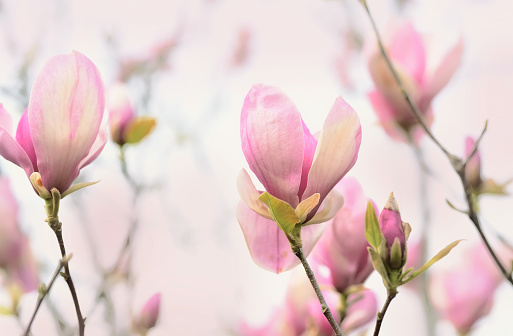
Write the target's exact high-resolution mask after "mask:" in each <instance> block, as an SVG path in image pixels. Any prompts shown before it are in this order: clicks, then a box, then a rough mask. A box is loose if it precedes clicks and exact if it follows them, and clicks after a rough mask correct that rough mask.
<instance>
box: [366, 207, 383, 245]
mask: <svg viewBox="0 0 513 336" xmlns="http://www.w3.org/2000/svg"><path fill="white" fill-rule="evenodd" d="M365 238H367V241H368V242H369V244H371V246H372V247H374V248H375V249H377V248H378V247H379V245H380V243H381V241H382V240H383V234H382V233H381V230H380V228H379V221H378V217H377V216H376V211H374V207H373V206H372V203H371V202H370V201H369V203H367V212H366V213H365Z"/></svg>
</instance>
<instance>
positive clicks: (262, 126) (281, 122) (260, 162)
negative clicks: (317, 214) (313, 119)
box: [240, 84, 305, 208]
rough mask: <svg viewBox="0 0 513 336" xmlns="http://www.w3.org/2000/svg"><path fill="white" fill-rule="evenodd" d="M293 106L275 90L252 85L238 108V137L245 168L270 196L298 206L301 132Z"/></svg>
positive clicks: (301, 127)
mask: <svg viewBox="0 0 513 336" xmlns="http://www.w3.org/2000/svg"><path fill="white" fill-rule="evenodd" d="M302 124H303V123H302V119H301V116H300V114H299V112H298V110H297V108H296V107H295V106H294V103H293V102H292V101H291V100H290V99H289V98H288V97H287V96H286V95H285V94H284V93H283V92H281V91H280V90H279V89H277V88H275V87H271V86H265V85H261V84H259V85H255V86H253V87H252V88H251V90H250V91H249V93H248V94H247V95H246V99H245V100H244V105H243V107H242V113H241V121H240V127H241V130H240V134H241V142H242V151H243V152H244V156H245V157H246V160H247V161H248V164H249V167H250V168H251V170H252V171H253V172H254V173H255V175H256V176H257V178H258V179H259V180H260V182H261V183H262V184H263V185H264V188H265V190H266V191H267V192H269V193H270V194H271V195H273V196H275V197H277V198H279V199H281V200H283V201H285V202H287V203H289V204H290V205H291V206H292V207H293V208H295V207H296V206H297V204H298V203H299V198H298V190H299V186H300V183H301V173H302V169H303V159H304V154H303V153H304V148H305V140H304V130H303V126H302Z"/></svg>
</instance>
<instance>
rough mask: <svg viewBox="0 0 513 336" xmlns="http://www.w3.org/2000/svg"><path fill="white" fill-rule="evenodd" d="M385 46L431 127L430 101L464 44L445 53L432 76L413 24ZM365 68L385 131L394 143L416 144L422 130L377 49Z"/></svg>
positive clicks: (452, 69)
mask: <svg viewBox="0 0 513 336" xmlns="http://www.w3.org/2000/svg"><path fill="white" fill-rule="evenodd" d="M384 43H385V48H386V49H387V52H388V55H389V57H390V60H391V62H392V64H393V65H394V67H395V69H396V71H397V73H398V76H399V78H400V79H401V81H402V83H403V85H404V87H405V89H406V90H407V91H408V93H409V94H410V97H411V99H412V100H413V102H414V103H415V104H416V105H417V106H418V107H419V109H420V111H421V113H422V115H423V116H424V119H425V120H426V122H427V124H428V125H429V126H430V125H431V124H432V123H433V118H434V117H433V111H432V109H431V101H432V100H433V98H434V97H435V96H436V94H437V93H438V92H440V90H442V89H443V87H444V86H445V85H446V84H447V83H448V82H449V80H450V79H451V77H452V75H453V74H454V72H455V71H456V70H457V68H458V66H459V64H460V62H461V56H462V53H463V41H462V40H459V41H458V43H456V44H455V45H454V46H453V47H452V49H450V50H449V51H448V52H447V54H446V55H445V57H444V58H443V60H442V61H441V62H440V63H439V64H438V66H437V68H436V69H435V70H434V71H433V72H432V73H430V72H428V67H427V61H428V59H427V58H428V57H427V54H428V52H427V50H426V48H427V47H426V44H425V42H424V40H423V37H422V36H421V35H420V34H419V33H418V32H417V31H416V30H415V28H414V26H413V23H411V22H410V23H406V24H403V25H401V26H399V27H397V28H396V30H395V31H394V32H393V34H392V35H391V37H390V38H389V39H388V40H387V41H385V42H384ZM368 67H369V72H370V74H371V77H372V79H373V81H374V84H375V85H376V89H375V90H373V91H371V92H370V93H369V94H368V96H369V99H370V101H371V103H372V106H373V108H374V111H375V112H376V114H377V116H378V119H379V121H380V123H381V125H382V126H383V128H384V129H385V132H386V133H387V134H388V135H389V136H390V137H392V138H393V139H396V140H401V141H406V142H410V141H415V142H417V141H418V140H419V139H420V137H421V135H422V130H421V129H420V127H419V126H418V122H417V121H416V119H415V117H414V115H413V113H412V111H411V109H410V107H409V105H408V104H407V102H406V100H405V99H404V96H403V94H402V92H401V89H400V88H399V86H398V85H397V84H396V81H395V78H394V77H393V75H392V72H391V71H390V70H389V68H388V65H387V63H386V61H385V59H384V57H383V56H382V55H381V53H380V51H379V49H378V48H377V46H376V48H375V49H374V52H373V53H372V55H371V56H370V58H369V63H368Z"/></svg>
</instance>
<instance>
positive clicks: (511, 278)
mask: <svg viewBox="0 0 513 336" xmlns="http://www.w3.org/2000/svg"><path fill="white" fill-rule="evenodd" d="M360 2H361V3H362V5H363V7H364V8H365V10H366V12H367V15H368V16H369V19H370V21H371V23H372V27H373V29H374V33H375V34H376V38H377V40H378V45H379V49H380V52H381V55H382V56H383V58H384V59H385V61H386V63H387V66H388V68H389V69H390V71H391V72H392V75H393V77H394V80H395V82H396V83H397V85H398V86H399V88H400V89H401V92H402V94H403V96H404V99H405V100H406V102H407V103H408V106H409V107H410V110H411V111H412V113H413V115H414V116H415V119H416V120H417V122H418V123H419V124H420V126H421V127H422V129H423V130H424V131H425V132H426V134H427V135H428V136H429V138H430V139H431V140H432V141H433V142H434V143H435V144H436V145H437V146H438V148H440V150H441V151H442V152H443V153H444V154H445V155H446V156H447V158H448V159H449V161H450V163H451V165H452V167H453V169H454V171H455V172H456V173H457V174H458V176H459V177H460V180H461V184H462V186H463V190H464V192H465V200H466V202H467V206H468V210H467V215H468V217H469V219H470V220H471V221H472V223H473V224H474V226H475V227H476V229H477V231H478V233H479V235H480V236H481V239H482V240H483V242H484V244H485V245H486V248H487V249H488V252H489V253H490V255H491V256H492V258H493V260H494V261H495V263H496V264H497V267H498V268H499V270H500V271H501V273H502V275H503V276H504V278H505V279H506V280H507V281H508V282H509V283H510V284H511V285H513V275H512V272H509V271H508V270H507V269H506V267H504V265H503V264H502V262H501V261H500V259H499V258H498V257H497V254H496V253H495V251H494V250H493V248H492V246H491V245H490V243H489V242H488V239H487V238H486V236H485V234H484V232H483V231H482V229H481V223H480V222H479V218H478V216H477V213H476V211H475V209H474V205H473V201H472V196H471V192H470V185H469V183H468V181H467V179H466V176H465V167H466V164H467V162H468V160H469V159H470V157H471V156H470V157H469V158H467V160H466V161H463V160H462V159H461V158H459V157H457V156H455V155H453V154H451V153H450V152H449V151H448V150H447V149H446V148H445V147H444V146H443V145H442V144H441V143H440V142H439V141H438V139H437V138H436V137H435V136H434V135H433V133H431V130H430V129H429V127H428V125H427V123H426V121H425V120H424V117H423V116H422V113H421V112H420V110H419V108H418V107H417V105H416V104H415V103H414V102H413V100H412V99H411V97H410V95H409V93H408V91H407V90H406V88H405V87H404V85H403V83H402V81H401V79H400V78H399V76H398V74H397V71H396V70H395V68H394V66H393V65H392V62H390V59H389V57H388V54H387V52H386V51H385V48H384V46H383V42H382V40H381V37H380V35H379V32H378V28H377V26H376V23H375V22H374V19H373V17H372V15H371V13H370V10H369V7H368V6H367V1H366V0H360ZM485 131H486V125H485V128H484V130H483V132H482V134H481V136H480V138H479V140H481V138H482V137H483V134H484V132H485ZM479 140H478V141H477V143H476V148H477V146H478V143H479ZM473 152H475V149H474V150H473Z"/></svg>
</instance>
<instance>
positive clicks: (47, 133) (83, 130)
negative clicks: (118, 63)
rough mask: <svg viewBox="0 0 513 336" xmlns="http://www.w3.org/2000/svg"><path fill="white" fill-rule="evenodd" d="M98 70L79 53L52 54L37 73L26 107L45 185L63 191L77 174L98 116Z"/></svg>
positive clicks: (100, 106) (100, 86)
mask: <svg viewBox="0 0 513 336" xmlns="http://www.w3.org/2000/svg"><path fill="white" fill-rule="evenodd" d="M104 106H105V98H104V92H103V84H102V82H101V79H100V75H99V73H98V70H97V69H96V67H95V66H94V64H93V63H92V62H91V61H90V60H89V59H88V58H86V57H85V56H84V55H82V54H80V53H78V52H75V51H74V52H73V53H72V54H71V55H58V56H55V57H53V58H52V59H51V60H50V61H49V62H48V63H47V64H46V65H45V67H44V69H43V71H42V72H41V73H40V74H39V75H38V77H37V78H36V81H35V83H34V86H33V88H32V92H31V95H30V102H29V106H28V120H29V125H30V133H31V135H32V139H33V140H34V149H35V151H36V153H37V161H38V164H37V165H38V169H39V172H40V173H41V176H42V181H43V184H44V186H45V187H46V188H47V189H50V188H53V187H55V188H57V189H58V190H59V191H61V192H64V191H65V190H66V189H67V188H68V187H69V186H70V185H71V183H72V182H73V180H74V179H75V178H76V177H77V176H78V171H79V168H78V166H79V164H80V162H81V161H82V160H83V159H84V158H85V157H86V156H87V155H88V154H89V152H90V150H91V146H92V145H93V143H94V141H95V139H96V137H97V135H98V129H99V127H100V123H101V120H102V117H103V110H104Z"/></svg>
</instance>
